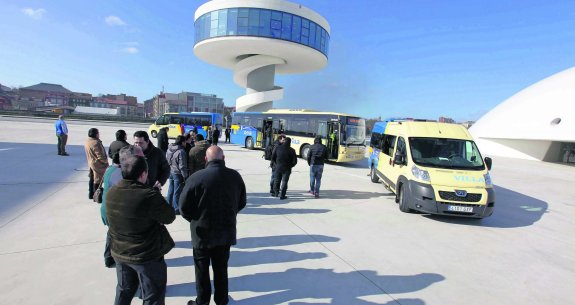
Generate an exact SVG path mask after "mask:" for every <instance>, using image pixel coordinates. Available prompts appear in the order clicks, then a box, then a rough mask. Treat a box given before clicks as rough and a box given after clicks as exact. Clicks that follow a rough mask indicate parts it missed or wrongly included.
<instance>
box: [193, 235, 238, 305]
mask: <svg viewBox="0 0 575 305" xmlns="http://www.w3.org/2000/svg"><path fill="white" fill-rule="evenodd" d="M229 259H230V246H218V247H214V248H209V249H196V248H194V267H195V270H196V293H197V298H196V303H198V305H208V304H210V297H211V296H212V287H211V284H210V261H211V263H212V271H213V272H214V302H216V304H217V305H226V304H228V302H229V297H228V260H229Z"/></svg>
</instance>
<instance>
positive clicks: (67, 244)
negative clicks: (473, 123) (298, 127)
mask: <svg viewBox="0 0 575 305" xmlns="http://www.w3.org/2000/svg"><path fill="white" fill-rule="evenodd" d="M68 127H69V130H70V137H69V141H68V146H67V151H68V152H69V153H70V156H69V157H62V156H58V155H57V154H56V153H57V150H56V145H55V142H56V137H55V135H54V128H53V121H51V120H45V119H31V118H7V117H0V130H2V133H0V162H1V165H0V245H1V248H0V270H1V272H0V304H11V305H12V304H58V305H77V304H95V305H101V304H112V303H113V300H114V295H115V285H116V274H115V269H108V268H105V267H104V260H103V255H102V253H103V250H104V241H105V236H106V227H105V226H104V225H103V224H102V221H101V219H100V206H99V205H98V204H95V203H93V202H92V201H91V200H88V197H87V183H88V182H87V181H88V177H87V175H88V171H87V165H86V157H85V154H84V149H83V143H84V140H85V139H86V137H87V133H88V129H89V128H91V127H97V128H99V129H100V134H101V137H102V140H103V143H104V145H105V146H106V148H107V146H108V145H109V143H110V142H112V141H113V140H114V133H115V131H116V130H117V129H124V130H126V132H127V133H128V134H129V135H131V134H133V132H134V131H136V130H139V129H143V130H147V125H141V124H140V125H138V124H133V123H107V122H79V121H68ZM128 141H129V142H132V139H131V137H129V139H128ZM153 141H154V144H155V139H153ZM222 147H223V149H224V151H225V153H226V164H227V165H228V166H229V167H231V168H234V169H236V170H238V171H239V172H240V173H241V174H242V176H243V178H244V180H245V182H246V186H247V191H248V205H247V207H246V209H244V210H243V211H242V212H241V213H240V215H239V217H238V222H239V223H238V244H237V245H236V246H235V247H233V248H232V254H231V259H230V264H229V265H230V267H229V276H230V296H231V298H232V299H233V301H232V302H231V304H257V305H271V304H294V305H295V304H340V305H352V304H359V305H367V304H395V305H397V304H402V305H423V304H427V305H474V304H476V305H487V304H505V305H511V304H521V305H527V304H537V305H540V304H546V305H550V304H558V305H559V304H561V305H563V304H570V303H571V302H573V299H574V298H575V292H574V291H575V238H573V236H574V235H573V234H574V233H575V208H574V203H575V167H569V166H565V165H559V164H551V163H540V162H531V161H522V160H514V159H505V158H494V165H493V171H492V178H493V181H494V183H495V184H496V185H497V187H496V192H497V200H496V205H495V213H494V215H493V216H491V217H489V218H486V219H483V220H470V219H461V218H450V217H438V216H428V215H421V214H405V213H401V212H400V211H399V209H398V207H397V204H396V203H395V202H394V197H393V196H391V195H390V194H389V193H388V192H387V191H386V190H385V189H384V187H383V186H382V185H381V184H374V183H371V182H370V180H369V177H368V176H367V173H368V170H367V168H366V167H365V166H366V162H358V163H352V164H341V165H326V168H325V171H324V178H323V180H322V191H321V198H319V199H314V198H312V197H311V196H310V195H309V194H307V190H308V188H309V186H308V185H309V174H308V171H309V169H308V166H307V164H306V162H305V161H303V160H301V159H299V160H298V161H299V163H298V165H297V166H296V168H295V169H294V172H293V174H292V176H291V179H290V184H289V190H288V194H287V195H288V197H289V198H288V200H282V201H280V200H279V199H277V198H271V197H270V196H269V193H268V190H269V178H270V169H269V168H268V162H267V161H265V160H264V159H262V157H261V156H262V152H261V151H249V150H246V149H243V148H241V147H238V146H234V145H225V144H224V145H222ZM166 192H167V185H166V186H165V187H164V193H166ZM168 229H169V230H170V233H171V234H172V236H173V238H174V240H175V241H176V248H174V249H173V250H172V251H171V252H170V253H169V254H168V255H167V256H166V262H167V264H168V288H167V298H166V304H186V302H187V301H188V300H189V299H192V298H194V296H195V286H194V271H193V268H194V267H193V258H192V250H191V244H190V232H189V225H188V223H187V222H186V221H185V220H183V219H182V218H181V217H178V218H177V219H176V221H175V222H174V223H173V224H171V225H168ZM140 303H141V301H140V300H138V299H135V300H134V301H133V304H140Z"/></svg>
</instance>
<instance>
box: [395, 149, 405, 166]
mask: <svg viewBox="0 0 575 305" xmlns="http://www.w3.org/2000/svg"><path fill="white" fill-rule="evenodd" d="M393 163H394V164H398V165H404V164H405V157H404V156H403V154H401V153H399V152H396V153H395V156H394V157H393Z"/></svg>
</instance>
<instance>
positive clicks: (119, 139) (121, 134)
mask: <svg viewBox="0 0 575 305" xmlns="http://www.w3.org/2000/svg"><path fill="white" fill-rule="evenodd" d="M127 139H128V135H126V131H124V130H122V129H120V130H118V131H116V141H114V142H112V143H110V147H108V157H109V158H111V159H114V155H115V154H117V153H119V152H120V149H122V147H126V146H130V143H128V142H126V140H127Z"/></svg>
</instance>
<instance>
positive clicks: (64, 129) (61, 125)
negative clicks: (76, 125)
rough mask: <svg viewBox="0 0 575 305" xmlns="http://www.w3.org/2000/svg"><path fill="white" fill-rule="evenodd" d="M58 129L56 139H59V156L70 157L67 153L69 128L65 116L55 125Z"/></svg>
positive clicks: (59, 117) (59, 118)
mask: <svg viewBox="0 0 575 305" xmlns="http://www.w3.org/2000/svg"><path fill="white" fill-rule="evenodd" d="M54 127H56V137H57V138H58V155H60V156H69V154H68V153H67V152H66V142H68V126H67V125H66V122H64V115H62V114H61V115H59V116H58V120H57V121H56V122H55V123H54Z"/></svg>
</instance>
